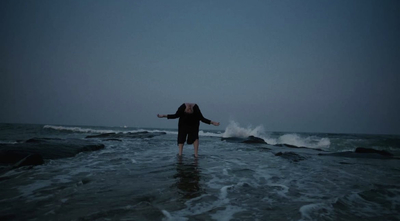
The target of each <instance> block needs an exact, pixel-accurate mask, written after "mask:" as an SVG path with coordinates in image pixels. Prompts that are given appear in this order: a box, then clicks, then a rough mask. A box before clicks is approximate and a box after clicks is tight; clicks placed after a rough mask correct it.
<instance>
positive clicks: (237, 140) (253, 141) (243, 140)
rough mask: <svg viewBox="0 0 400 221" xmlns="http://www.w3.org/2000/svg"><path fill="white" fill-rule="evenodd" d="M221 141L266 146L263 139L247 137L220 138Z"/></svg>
mask: <svg viewBox="0 0 400 221" xmlns="http://www.w3.org/2000/svg"><path fill="white" fill-rule="evenodd" d="M221 140H225V141H227V142H231V143H248V144H258V143H261V144H266V142H265V141H264V139H262V138H259V137H255V136H248V137H246V138H241V137H222V138H221Z"/></svg>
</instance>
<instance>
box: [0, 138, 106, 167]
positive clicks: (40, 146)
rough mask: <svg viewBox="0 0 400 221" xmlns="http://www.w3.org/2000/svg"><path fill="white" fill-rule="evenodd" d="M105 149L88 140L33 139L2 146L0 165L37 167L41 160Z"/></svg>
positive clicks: (0, 147) (0, 148)
mask: <svg viewBox="0 0 400 221" xmlns="http://www.w3.org/2000/svg"><path fill="white" fill-rule="evenodd" d="M103 148H104V145H103V144H99V143H93V142H90V141H87V140H78V139H53V138H32V139H29V140H27V141H26V142H23V143H16V144H0V164H3V165H21V166H22V165H36V164H41V163H42V162H41V160H40V159H42V160H46V159H58V158H66V157H73V156H75V155H76V154H78V153H80V152H84V151H95V150H100V149H103ZM39 156H40V157H39Z"/></svg>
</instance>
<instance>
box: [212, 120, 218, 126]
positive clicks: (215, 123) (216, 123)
mask: <svg viewBox="0 0 400 221" xmlns="http://www.w3.org/2000/svg"><path fill="white" fill-rule="evenodd" d="M211 124H212V125H214V126H219V122H215V121H211Z"/></svg>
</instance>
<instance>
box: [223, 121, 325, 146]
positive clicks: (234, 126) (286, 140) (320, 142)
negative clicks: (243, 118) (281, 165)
mask: <svg viewBox="0 0 400 221" xmlns="http://www.w3.org/2000/svg"><path fill="white" fill-rule="evenodd" d="M249 136H255V137H259V138H261V139H263V140H264V141H265V142H267V143H268V144H271V145H277V144H289V145H294V146H298V147H308V148H328V147H329V146H330V144H331V142H330V140H329V138H321V137H316V136H308V137H302V136H300V135H298V134H295V133H290V134H284V135H282V136H280V137H271V136H270V135H268V134H266V133H265V130H264V127H263V126H262V125H259V126H257V127H255V128H252V127H250V126H249V127H247V128H244V127H241V126H240V125H239V124H238V123H237V122H235V121H231V122H230V123H229V125H228V126H227V127H226V129H225V132H224V133H223V134H222V137H225V138H226V137H239V138H247V137H249Z"/></svg>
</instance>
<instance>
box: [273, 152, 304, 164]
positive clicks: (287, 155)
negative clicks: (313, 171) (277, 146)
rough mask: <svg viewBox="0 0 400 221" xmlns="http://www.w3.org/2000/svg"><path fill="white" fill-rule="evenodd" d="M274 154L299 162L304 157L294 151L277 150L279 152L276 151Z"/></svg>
mask: <svg viewBox="0 0 400 221" xmlns="http://www.w3.org/2000/svg"><path fill="white" fill-rule="evenodd" d="M275 156H280V157H282V158H285V159H288V160H290V161H292V162H299V161H301V160H305V159H306V158H305V157H302V156H300V155H298V154H296V153H293V152H279V153H276V154H275Z"/></svg>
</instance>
